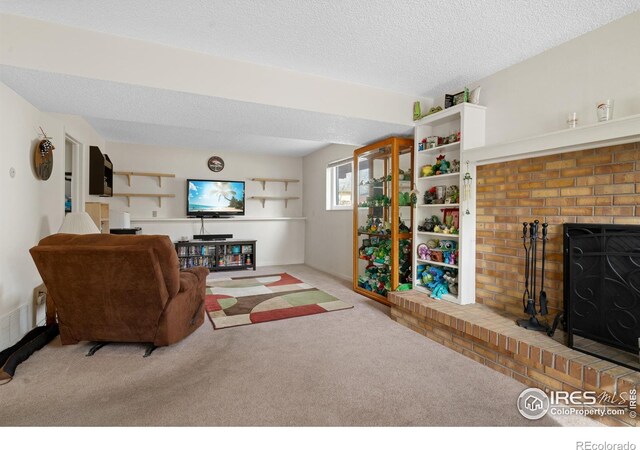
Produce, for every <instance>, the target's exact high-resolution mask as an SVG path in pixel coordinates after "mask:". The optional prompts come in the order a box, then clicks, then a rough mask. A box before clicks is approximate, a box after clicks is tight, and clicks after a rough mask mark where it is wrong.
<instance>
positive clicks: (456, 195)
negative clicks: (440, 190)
mask: <svg viewBox="0 0 640 450" xmlns="http://www.w3.org/2000/svg"><path fill="white" fill-rule="evenodd" d="M459 199H460V189H459V188H458V186H457V185H455V184H453V185H451V186H449V187H447V192H446V194H445V196H444V203H445V204H447V203H458V201H459Z"/></svg>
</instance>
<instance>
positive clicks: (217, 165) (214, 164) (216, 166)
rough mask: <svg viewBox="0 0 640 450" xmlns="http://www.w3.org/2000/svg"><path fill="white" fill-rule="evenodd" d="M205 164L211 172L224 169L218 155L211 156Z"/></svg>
mask: <svg viewBox="0 0 640 450" xmlns="http://www.w3.org/2000/svg"><path fill="white" fill-rule="evenodd" d="M207 166H209V170H211V171H212V172H220V171H221V170H222V169H224V161H223V160H222V158H220V157H219V156H212V157H211V158H209V161H207Z"/></svg>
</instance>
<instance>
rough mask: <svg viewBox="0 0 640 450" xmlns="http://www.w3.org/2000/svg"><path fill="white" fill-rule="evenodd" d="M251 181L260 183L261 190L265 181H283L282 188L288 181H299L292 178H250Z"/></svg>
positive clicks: (285, 187) (286, 186)
mask: <svg viewBox="0 0 640 450" xmlns="http://www.w3.org/2000/svg"><path fill="white" fill-rule="evenodd" d="M251 181H258V182H260V183H262V190H263V191H264V190H265V187H266V184H267V183H284V190H285V191H286V190H287V188H288V187H289V183H299V182H300V180H296V179H294V178H251Z"/></svg>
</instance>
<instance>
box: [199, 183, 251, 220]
mask: <svg viewBox="0 0 640 450" xmlns="http://www.w3.org/2000/svg"><path fill="white" fill-rule="evenodd" d="M244 195H245V194H244V181H224V180H192V179H188V180H187V217H230V216H244V200H245V196H244Z"/></svg>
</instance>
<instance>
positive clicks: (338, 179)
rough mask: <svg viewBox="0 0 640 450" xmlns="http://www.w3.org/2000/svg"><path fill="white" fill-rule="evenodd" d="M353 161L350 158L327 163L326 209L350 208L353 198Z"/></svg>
mask: <svg viewBox="0 0 640 450" xmlns="http://www.w3.org/2000/svg"><path fill="white" fill-rule="evenodd" d="M352 192H353V162H352V159H351V158H348V159H342V160H340V161H334V162H332V163H330V164H328V165H327V209H328V210H331V209H334V210H340V209H351V205H352V199H353V195H352Z"/></svg>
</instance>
